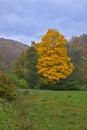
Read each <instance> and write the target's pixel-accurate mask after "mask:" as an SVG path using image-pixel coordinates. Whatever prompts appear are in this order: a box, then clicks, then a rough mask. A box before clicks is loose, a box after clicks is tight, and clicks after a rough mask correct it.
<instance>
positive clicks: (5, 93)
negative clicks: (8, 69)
mask: <svg viewBox="0 0 87 130" xmlns="http://www.w3.org/2000/svg"><path fill="white" fill-rule="evenodd" d="M16 95H17V91H16V87H15V84H14V82H13V81H12V78H11V77H10V76H9V75H7V74H3V73H0V97H1V98H3V99H6V100H8V101H10V100H13V99H14V98H16Z"/></svg>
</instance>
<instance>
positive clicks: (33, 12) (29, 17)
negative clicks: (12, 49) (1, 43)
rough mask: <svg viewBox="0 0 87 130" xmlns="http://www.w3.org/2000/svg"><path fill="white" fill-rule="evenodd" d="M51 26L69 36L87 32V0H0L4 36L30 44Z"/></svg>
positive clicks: (0, 26) (0, 28)
mask: <svg viewBox="0 0 87 130" xmlns="http://www.w3.org/2000/svg"><path fill="white" fill-rule="evenodd" d="M49 28H52V29H58V30H59V31H60V32H61V33H62V34H64V35H65V37H66V39H70V38H71V37H72V36H74V35H77V36H79V35H80V34H83V33H87V0H0V37H5V38H11V39H14V40H18V41H21V42H24V43H27V44H30V41H31V40H35V41H37V40H40V39H41V37H42V36H43V35H44V34H45V33H46V31H47V30H48V29H49Z"/></svg>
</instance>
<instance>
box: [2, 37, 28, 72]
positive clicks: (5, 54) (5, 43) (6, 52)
mask: <svg viewBox="0 0 87 130" xmlns="http://www.w3.org/2000/svg"><path fill="white" fill-rule="evenodd" d="M27 47H28V46H27V45H25V44H23V43H21V42H17V41H14V40H9V39H4V38H0V70H1V71H6V70H8V69H11V68H12V67H13V66H14V63H15V61H16V60H17V58H18V56H19V55H20V53H21V51H23V50H24V49H26V48H27Z"/></svg>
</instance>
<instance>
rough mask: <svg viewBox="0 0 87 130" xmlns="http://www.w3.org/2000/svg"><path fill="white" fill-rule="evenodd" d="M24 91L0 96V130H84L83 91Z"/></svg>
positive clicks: (86, 126)
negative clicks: (11, 97) (8, 99)
mask: <svg viewBox="0 0 87 130" xmlns="http://www.w3.org/2000/svg"><path fill="white" fill-rule="evenodd" d="M25 91H26V90H20V92H19V96H18V98H17V99H16V100H15V101H13V102H10V103H9V102H4V101H3V100H1V99H0V130H87V92H86V91H48V90H29V93H28V94H26V93H25Z"/></svg>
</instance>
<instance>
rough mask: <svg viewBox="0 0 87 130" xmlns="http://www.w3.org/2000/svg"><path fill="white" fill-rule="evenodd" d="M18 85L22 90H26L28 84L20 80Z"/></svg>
mask: <svg viewBox="0 0 87 130" xmlns="http://www.w3.org/2000/svg"><path fill="white" fill-rule="evenodd" d="M19 83H20V87H21V88H23V89H25V88H28V83H27V82H26V80H24V79H20V81H19Z"/></svg>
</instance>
